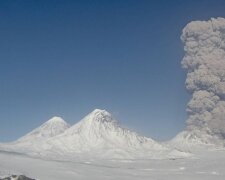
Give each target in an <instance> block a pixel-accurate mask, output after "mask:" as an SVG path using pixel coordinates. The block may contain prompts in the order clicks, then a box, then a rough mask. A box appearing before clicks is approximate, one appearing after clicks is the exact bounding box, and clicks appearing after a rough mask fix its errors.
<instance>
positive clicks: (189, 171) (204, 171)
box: [0, 150, 225, 180]
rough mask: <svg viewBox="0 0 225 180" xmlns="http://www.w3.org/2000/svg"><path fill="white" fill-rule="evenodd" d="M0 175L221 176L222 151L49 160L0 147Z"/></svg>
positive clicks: (102, 178)
mask: <svg viewBox="0 0 225 180" xmlns="http://www.w3.org/2000/svg"><path fill="white" fill-rule="evenodd" d="M0 162H1V163H0V177H1V176H7V175H11V174H18V175H20V174H23V175H26V176H27V177H30V178H34V179H39V180H75V179H77V180H115V179H117V180H174V179H178V180H224V179H225V151H222V150H214V151H206V150H205V151H202V152H201V153H199V154H196V155H195V156H193V157H189V158H184V159H164V160H160V159H154V160H152V159H134V160H126V159H120V160H91V159H89V160H78V159H77V160H73V161H49V160H46V159H37V158H31V157H27V156H24V155H19V154H15V153H8V152H3V151H0Z"/></svg>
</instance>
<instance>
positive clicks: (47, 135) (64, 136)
mask: <svg viewBox="0 0 225 180" xmlns="http://www.w3.org/2000/svg"><path fill="white" fill-rule="evenodd" d="M1 147H2V148H1ZM0 148H1V149H3V150H7V151H9V150H10V151H14V152H20V153H21V152H22V153H25V154H29V155H33V156H34V155H35V156H41V157H48V158H52V159H70V160H71V159H73V158H74V159H76V158H78V157H79V158H84V157H85V158H106V159H113V158H122V159H127V158H128V159H130V158H132V159H133V158H155V159H161V158H176V157H184V156H187V155H188V154H187V153H184V152H180V151H177V150H174V149H171V148H169V147H166V146H164V145H161V144H159V143H157V142H155V141H154V140H152V139H150V138H147V137H143V136H140V135H139V134H137V133H135V132H133V131H130V130H128V129H124V128H122V127H121V126H120V125H119V123H118V122H117V121H116V120H115V119H114V118H113V117H112V116H111V114H110V113H108V112H107V111H105V110H100V109H96V110H94V111H93V112H91V113H90V114H88V115H87V116H86V117H84V118H83V119H82V120H81V121H80V122H78V123H77V124H75V125H74V126H72V127H70V128H68V125H67V124H66V123H65V122H64V121H63V120H61V119H59V118H53V119H52V120H50V121H48V122H46V123H45V124H43V125H42V126H41V127H39V128H37V129H35V130H34V131H32V132H31V133H29V134H27V135H26V136H24V137H22V138H20V139H19V140H18V141H16V142H14V143H10V144H6V145H3V146H0Z"/></svg>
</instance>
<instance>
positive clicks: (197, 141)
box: [167, 129, 225, 153]
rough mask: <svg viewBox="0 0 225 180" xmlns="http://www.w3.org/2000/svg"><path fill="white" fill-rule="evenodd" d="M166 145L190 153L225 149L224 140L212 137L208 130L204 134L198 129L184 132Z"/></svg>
mask: <svg viewBox="0 0 225 180" xmlns="http://www.w3.org/2000/svg"><path fill="white" fill-rule="evenodd" d="M167 144H168V145H169V146H170V147H175V148H177V149H179V150H181V151H186V152H191V153H196V152H201V151H202V150H209V149H211V150H213V149H221V148H222V149H223V148H224V147H225V144H224V139H221V138H219V137H218V136H215V135H213V133H211V132H210V130H208V131H205V132H204V131H200V130H198V129H196V130H184V131H182V132H180V133H178V134H177V135H176V136H175V137H174V138H173V139H172V140H170V141H169V142H167Z"/></svg>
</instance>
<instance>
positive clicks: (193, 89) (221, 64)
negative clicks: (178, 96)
mask: <svg viewBox="0 0 225 180" xmlns="http://www.w3.org/2000/svg"><path fill="white" fill-rule="evenodd" d="M181 40H182V41H183V43H184V51H185V55H184V58H183V60H182V67H183V68H185V69H186V70H187V79H186V82H185V84H186V88H187V90H188V91H189V92H190V93H192V99H191V100H190V102H189V103H188V105H187V112H188V114H189V118H188V120H187V129H188V130H198V131H199V130H200V131H201V132H207V133H210V134H212V135H216V136H217V137H220V138H223V139H224V138H225V19H224V18H212V19H210V20H209V21H193V22H191V23H189V24H188V25H187V26H186V27H185V28H184V29H183V33H182V36H181Z"/></svg>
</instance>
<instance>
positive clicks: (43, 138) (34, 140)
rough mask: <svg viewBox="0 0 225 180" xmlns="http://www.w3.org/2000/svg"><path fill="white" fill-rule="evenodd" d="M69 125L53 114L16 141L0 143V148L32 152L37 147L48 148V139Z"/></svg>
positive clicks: (35, 150)
mask: <svg viewBox="0 0 225 180" xmlns="http://www.w3.org/2000/svg"><path fill="white" fill-rule="evenodd" d="M69 127H70V125H69V124H68V123H66V122H65V121H64V120H63V119H62V118H60V117H56V116H55V117H53V118H51V119H49V120H48V121H47V122H45V123H44V124H42V125H41V126H40V127H38V128H36V129H34V130H33V131H31V132H30V133H28V134H26V135H25V136H23V137H21V138H19V139H18V140H17V141H14V142H11V143H5V144H0V149H2V150H7V151H13V152H19V153H28V152H29V154H34V153H35V152H37V151H39V149H42V150H44V149H48V144H47V143H46V142H47V141H48V139H50V138H52V137H55V136H57V135H59V134H61V133H63V132H64V131H65V130H67V129H68V128H69Z"/></svg>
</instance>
